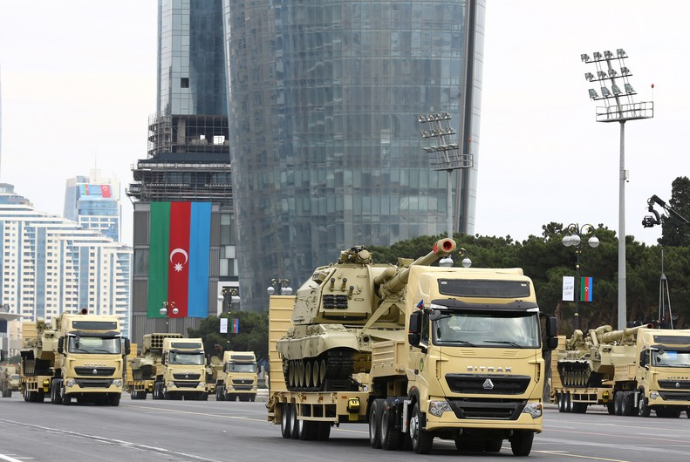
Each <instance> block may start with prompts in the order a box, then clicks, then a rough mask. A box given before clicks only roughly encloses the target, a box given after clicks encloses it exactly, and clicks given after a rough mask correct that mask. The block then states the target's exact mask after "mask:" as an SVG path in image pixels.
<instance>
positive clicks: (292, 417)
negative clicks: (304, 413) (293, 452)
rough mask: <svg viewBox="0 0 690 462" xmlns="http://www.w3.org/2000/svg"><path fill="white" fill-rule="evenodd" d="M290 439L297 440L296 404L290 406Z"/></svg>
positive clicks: (297, 418) (297, 416)
mask: <svg viewBox="0 0 690 462" xmlns="http://www.w3.org/2000/svg"><path fill="white" fill-rule="evenodd" d="M290 429H291V430H290V438H292V439H293V440H298V439H299V413H298V409H297V404H290Z"/></svg>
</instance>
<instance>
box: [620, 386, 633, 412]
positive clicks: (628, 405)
mask: <svg viewBox="0 0 690 462" xmlns="http://www.w3.org/2000/svg"><path fill="white" fill-rule="evenodd" d="M622 395H623V396H622V397H621V415H625V416H631V415H633V405H632V393H628V392H627V391H626V392H623V393H622Z"/></svg>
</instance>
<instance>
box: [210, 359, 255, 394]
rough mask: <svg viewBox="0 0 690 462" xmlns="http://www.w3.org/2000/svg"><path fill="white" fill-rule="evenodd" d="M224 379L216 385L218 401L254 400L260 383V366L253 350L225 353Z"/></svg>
mask: <svg viewBox="0 0 690 462" xmlns="http://www.w3.org/2000/svg"><path fill="white" fill-rule="evenodd" d="M223 373H224V374H223V375H224V377H223V381H222V382H221V383H220V385H218V386H216V400H218V401H235V400H237V399H238V398H239V400H240V401H254V400H255V399H256V393H257V388H258V385H259V368H258V365H257V362H256V355H255V354H254V352H253V351H226V352H225V353H223Z"/></svg>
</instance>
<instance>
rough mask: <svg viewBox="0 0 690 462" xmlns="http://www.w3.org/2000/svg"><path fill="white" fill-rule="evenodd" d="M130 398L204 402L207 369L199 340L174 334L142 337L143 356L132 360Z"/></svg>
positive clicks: (154, 334) (202, 347)
mask: <svg viewBox="0 0 690 462" xmlns="http://www.w3.org/2000/svg"><path fill="white" fill-rule="evenodd" d="M131 364H132V383H131V392H130V393H131V396H132V399H146V395H147V393H151V394H152V397H153V399H183V398H184V399H196V400H206V399H207V398H208V395H207V393H206V382H205V378H206V370H205V355H204V346H203V343H202V341H201V339H198V338H194V339H190V338H184V337H183V336H182V335H181V334H176V333H153V334H146V335H144V339H143V344H142V353H141V355H140V356H138V357H137V358H136V359H134V360H133V361H132V363H131Z"/></svg>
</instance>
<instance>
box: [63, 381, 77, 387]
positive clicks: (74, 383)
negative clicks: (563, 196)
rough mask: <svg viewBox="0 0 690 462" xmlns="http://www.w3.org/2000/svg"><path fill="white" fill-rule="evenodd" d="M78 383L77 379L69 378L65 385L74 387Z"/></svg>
mask: <svg viewBox="0 0 690 462" xmlns="http://www.w3.org/2000/svg"><path fill="white" fill-rule="evenodd" d="M76 384H77V381H76V380H74V379H67V381H66V382H65V385H67V386H68V387H73V386H75V385H76Z"/></svg>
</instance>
